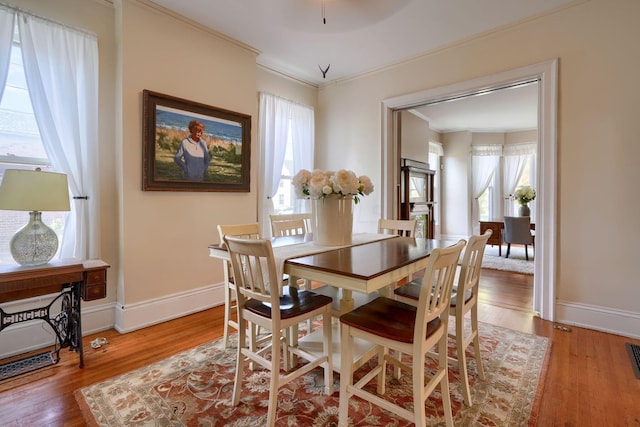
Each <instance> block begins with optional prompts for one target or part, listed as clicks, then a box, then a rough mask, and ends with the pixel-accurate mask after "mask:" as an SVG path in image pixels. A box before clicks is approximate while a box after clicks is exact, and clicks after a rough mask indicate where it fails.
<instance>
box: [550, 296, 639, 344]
mask: <svg viewBox="0 0 640 427" xmlns="http://www.w3.org/2000/svg"><path fill="white" fill-rule="evenodd" d="M556 321H557V322H558V323H564V324H568V325H573V326H578V327H581V328H587V329H594V330H596V331H601V332H607V333H609V334H615V335H621V336H624V337H629V338H635V339H640V313H638V312H632V311H625V310H614V309H611V308H608V307H600V306H595V305H589V304H580V303H576V302H571V301H563V300H557V301H556Z"/></svg>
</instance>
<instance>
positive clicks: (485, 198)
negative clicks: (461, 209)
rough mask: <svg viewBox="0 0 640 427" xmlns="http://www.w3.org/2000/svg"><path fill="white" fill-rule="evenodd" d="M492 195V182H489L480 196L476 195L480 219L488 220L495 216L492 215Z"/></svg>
mask: <svg viewBox="0 0 640 427" xmlns="http://www.w3.org/2000/svg"><path fill="white" fill-rule="evenodd" d="M493 195H494V187H493V183H492V184H489V186H488V187H487V189H486V190H484V192H483V193H482V195H481V196H480V197H478V205H479V208H480V210H479V216H480V221H490V220H491V218H495V216H494V215H493V209H492V206H493V203H491V201H492V200H493V197H494V196H493Z"/></svg>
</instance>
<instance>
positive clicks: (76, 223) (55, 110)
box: [0, 4, 100, 261]
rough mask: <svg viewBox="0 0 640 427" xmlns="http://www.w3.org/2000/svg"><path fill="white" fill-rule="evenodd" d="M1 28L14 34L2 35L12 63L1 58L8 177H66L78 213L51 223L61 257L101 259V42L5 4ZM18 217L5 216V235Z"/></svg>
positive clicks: (1, 124)
mask: <svg viewBox="0 0 640 427" xmlns="http://www.w3.org/2000/svg"><path fill="white" fill-rule="evenodd" d="M0 23H1V26H0V28H2V29H7V28H10V29H12V31H8V32H7V31H0V52H7V53H9V55H10V56H4V55H0V85H2V89H3V94H2V100H0V173H3V171H4V170H6V169H7V168H28V169H31V168H33V167H34V166H39V167H41V168H42V169H45V170H46V169H50V170H53V171H55V172H61V173H64V174H66V175H67V181H68V183H69V191H70V193H71V195H72V196H73V197H74V198H73V199H72V200H73V201H72V202H71V211H69V212H66V213H61V214H57V215H62V216H63V217H64V221H62V220H60V221H57V220H55V219H54V220H51V219H50V218H49V219H48V218H47V217H48V216H50V213H46V212H45V213H44V214H43V219H44V221H45V222H47V223H48V224H50V225H51V224H53V226H54V228H55V229H56V231H58V232H60V233H61V234H62V238H61V239H60V246H59V256H60V257H63V258H77V259H93V258H99V257H100V253H99V252H100V228H99V224H98V220H99V217H100V211H99V197H98V195H99V182H98V179H99V174H97V173H96V171H97V170H98V169H99V166H100V164H99V162H98V147H99V145H98V143H99V136H98V39H97V37H96V35H95V34H92V33H89V32H87V31H84V30H77V29H73V28H70V27H68V26H66V25H62V24H58V23H55V22H53V21H51V20H48V19H46V18H42V17H38V16H34V15H31V14H29V13H27V12H25V11H22V10H19V9H14V8H12V7H10V6H8V5H4V4H0ZM16 27H17V28H16ZM25 28H28V31H24V29H25ZM20 51H22V52H20ZM34 88H35V89H34ZM69 93H73V94H74V96H69ZM31 108H32V109H33V110H31ZM36 122H37V126H36V125H35V123H36ZM38 130H39V132H38ZM45 152H46V154H45ZM47 157H48V158H47ZM11 214H12V213H11V211H3V212H2V213H1V215H2V227H4V225H5V223H6V222H8V221H5V218H9V217H10V215H11ZM16 214H18V215H27V214H26V213H24V212H17V213H16ZM53 215H56V214H53ZM21 222H22V221H21ZM24 223H26V220H25V221H24ZM2 227H0V228H2ZM12 234H13V233H12V231H9V230H8V229H4V228H2V230H1V231H0V235H1V236H3V238H4V239H6V238H7V236H10V235H12ZM0 245H2V243H0ZM6 247H7V245H6V244H4V245H2V247H1V248H0V250H5V248H6ZM3 261H4V260H3Z"/></svg>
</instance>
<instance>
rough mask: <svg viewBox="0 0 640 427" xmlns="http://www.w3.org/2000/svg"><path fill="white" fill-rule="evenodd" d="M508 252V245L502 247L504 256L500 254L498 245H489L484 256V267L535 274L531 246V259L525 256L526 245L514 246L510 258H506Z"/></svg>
mask: <svg viewBox="0 0 640 427" xmlns="http://www.w3.org/2000/svg"><path fill="white" fill-rule="evenodd" d="M506 253H507V247H506V246H504V247H503V248H502V256H500V255H498V247H497V246H487V247H486V248H485V250H484V257H483V258H482V268H491V269H493V270H503V271H513V272H516V273H523V274H533V259H534V258H533V250H532V249H531V248H529V261H527V260H526V258H525V253H524V246H512V247H511V253H510V254H509V258H505V255H506Z"/></svg>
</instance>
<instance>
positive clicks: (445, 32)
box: [151, 0, 575, 126]
mask: <svg viewBox="0 0 640 427" xmlns="http://www.w3.org/2000/svg"><path fill="white" fill-rule="evenodd" d="M151 1H152V2H153V3H155V4H158V5H160V6H162V7H164V8H166V9H169V10H171V11H173V12H175V13H178V14H180V15H182V16H184V17H186V18H188V19H190V20H192V21H195V22H197V23H199V24H201V25H203V26H206V27H209V28H211V29H213V30H215V31H217V32H219V33H223V34H225V35H227V36H229V37H231V38H233V39H235V40H238V41H240V42H242V43H244V44H246V45H248V46H250V47H252V48H254V49H256V50H257V51H258V52H259V54H258V57H257V62H258V64H260V65H262V66H264V67H267V68H269V69H272V70H275V71H278V72H280V73H283V74H285V75H288V76H291V77H293V78H296V79H298V80H301V81H303V82H306V83H309V84H312V85H317V86H322V85H324V84H328V83H330V82H331V81H334V80H338V79H346V78H349V77H354V76H358V75H361V74H363V73H366V72H371V71H374V70H377V69H381V68H383V67H386V66H390V65H393V64H397V63H400V62H402V61H406V60H408V59H411V58H415V57H417V56H420V55H422V54H426V53H428V52H430V51H433V50H435V49H438V48H442V47H445V46H449V45H451V44H453V43H456V42H460V41H463V40H465V39H468V38H470V37H473V36H474V35H478V34H481V33H486V32H488V31H491V30H494V29H496V28H502V27H505V26H508V25H511V24H514V23H517V22H521V21H523V20H526V19H530V18H531V17H534V16H538V15H541V14H545V13H551V12H552V11H554V10H556V9H558V8H561V7H564V6H566V5H568V4H570V3H572V2H574V1H575V0H535V1H531V0H151ZM323 18H324V21H323ZM325 22H326V23H325ZM327 67H329V69H328V71H326V75H324V76H323V73H322V71H321V69H322V70H325V69H326V68H327ZM487 99H488V98H487ZM510 109H513V105H512V106H511V107H510ZM430 114H432V115H433V116H434V117H435V115H436V114H435V113H434V112H430ZM502 116H503V117H506V116H505V115H504V114H503V115H502ZM437 121H438V120H434V123H435V122H437ZM443 126H445V125H443ZM446 126H454V125H449V124H447V125H446ZM455 126H458V125H455Z"/></svg>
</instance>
